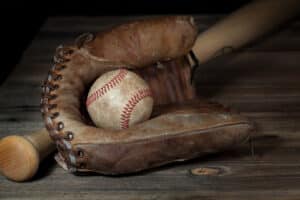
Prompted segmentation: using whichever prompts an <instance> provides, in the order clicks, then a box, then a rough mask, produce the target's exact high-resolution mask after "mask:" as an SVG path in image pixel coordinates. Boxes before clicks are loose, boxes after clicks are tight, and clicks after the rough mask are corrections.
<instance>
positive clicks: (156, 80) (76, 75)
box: [41, 16, 252, 174]
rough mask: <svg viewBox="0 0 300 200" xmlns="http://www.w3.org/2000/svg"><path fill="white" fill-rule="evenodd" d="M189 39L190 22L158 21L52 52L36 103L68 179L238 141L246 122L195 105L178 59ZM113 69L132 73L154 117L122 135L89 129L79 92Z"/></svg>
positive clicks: (211, 106) (192, 34) (186, 68)
mask: <svg viewBox="0 0 300 200" xmlns="http://www.w3.org/2000/svg"><path fill="white" fill-rule="evenodd" d="M196 36H197V29H196V27H195V25H194V22H193V19H192V18H191V17H182V16H180V17H164V18H158V19H151V20H144V21H138V22H132V23H129V24H125V25H121V26H118V27H116V28H113V29H112V30H109V31H106V32H102V33H99V34H97V35H93V34H84V35H82V36H80V37H79V38H78V39H77V41H76V42H75V44H74V45H70V46H65V47H58V49H57V51H56V53H55V56H54V61H55V64H54V65H53V67H52V68H51V70H50V72H49V74H48V77H47V79H46V81H45V83H44V89H43V95H42V100H41V108H42V109H41V110H42V113H43V117H44V121H45V125H46V127H47V129H48V131H49V133H50V135H51V138H52V139H53V140H54V141H55V142H56V144H57V148H58V151H59V152H58V154H57V156H56V160H57V161H58V163H59V164H60V165H61V166H62V167H63V168H64V169H66V170H69V171H71V172H75V171H80V172H81V171H92V172H98V173H102V174H123V173H132V172H136V171H141V170H144V169H148V168H153V167H157V166H160V165H164V164H167V163H171V162H174V161H183V160H187V159H191V158H194V157H197V156H200V155H203V154H207V153H211V152H216V151H220V150H223V149H225V148H228V147H232V146H233V145H235V144H238V143H241V142H243V141H245V140H246V139H247V138H248V137H249V131H250V130H251V128H252V125H251V123H250V122H249V121H248V120H247V119H246V118H244V117H242V116H240V115H238V114H234V113H231V112H229V111H228V110H226V109H224V108H223V107H222V106H220V105H218V104H215V103H209V102H206V101H203V100H201V99H199V98H198V97H197V95H196V94H195V91H194V88H193V86H192V85H191V84H190V65H189V63H188V62H187V59H186V55H187V54H188V53H189V51H190V50H191V48H192V46H193V44H194V42H195V39H196ZM117 68H127V69H129V70H133V71H135V72H136V73H138V74H140V75H141V76H142V77H143V78H144V79H145V80H146V81H147V82H148V83H149V85H150V88H151V90H152V93H153V98H154V104H155V106H154V111H153V113H152V116H151V118H150V119H149V120H147V121H146V122H143V123H140V124H137V125H134V126H131V127H129V128H128V129H123V130H107V129H103V128H97V127H95V126H94V125H93V124H92V122H91V120H90V118H89V116H88V114H87V112H86V109H85V101H86V96H87V91H88V90H89V87H90V86H91V84H92V83H93V81H94V80H95V79H96V78H98V77H99V76H100V75H101V74H103V73H105V72H107V71H110V70H115V69H117Z"/></svg>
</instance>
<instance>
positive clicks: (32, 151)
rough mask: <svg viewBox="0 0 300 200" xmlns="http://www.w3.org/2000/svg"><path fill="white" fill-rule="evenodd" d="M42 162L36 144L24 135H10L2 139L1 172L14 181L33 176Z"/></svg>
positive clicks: (0, 151)
mask: <svg viewBox="0 0 300 200" xmlns="http://www.w3.org/2000/svg"><path fill="white" fill-rule="evenodd" d="M39 163H40V158H39V152H38V151H37V149H36V148H35V146H34V145H33V144H32V143H31V142H30V141H29V140H27V139H26V138H24V137H22V136H17V135H15V136H8V137H5V138H3V139H2V140H0V172H1V173H2V174H3V175H4V176H6V177H7V178H8V179H10V180H13V181H18V182H19V181H25V180H28V179H30V178H32V177H33V175H34V174H35V173H36V172H37V170H38V167H39Z"/></svg>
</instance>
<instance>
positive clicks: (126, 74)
mask: <svg viewBox="0 0 300 200" xmlns="http://www.w3.org/2000/svg"><path fill="white" fill-rule="evenodd" d="M86 107H87V111H88V113H89V115H90V117H91V119H92V121H93V122H94V124H95V125H96V126H97V127H102V128H111V129H125V128H128V127H130V126H131V125H134V124H137V123H140V122H143V121H145V120H147V119H148V118H149V117H150V115H151V112H152V108H153V98H152V94H151V89H150V87H149V86H148V84H147V83H146V82H145V81H144V80H143V79H142V78H141V77H140V76H138V75H137V74H136V73H134V72H131V71H128V70H126V69H119V70H114V71H109V72H107V73H105V74H103V75H102V76H100V77H99V78H98V79H97V80H96V81H95V82H94V84H93V85H92V87H91V88H90V90H89V93H88V97H87V101H86Z"/></svg>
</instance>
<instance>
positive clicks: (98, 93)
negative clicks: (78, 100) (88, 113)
mask: <svg viewBox="0 0 300 200" xmlns="http://www.w3.org/2000/svg"><path fill="white" fill-rule="evenodd" d="M127 73H128V71H127V70H125V69H120V70H119V73H118V74H117V75H115V76H114V77H113V78H112V79H111V80H110V81H109V82H107V83H106V84H105V85H103V86H102V87H101V88H99V89H98V90H96V91H95V92H93V93H92V94H91V95H90V96H89V97H88V98H87V100H86V106H89V105H91V104H92V103H93V102H94V101H96V100H97V99H98V98H100V97H102V96H103V95H104V94H105V93H107V92H108V91H109V90H111V89H112V88H114V87H116V86H117V85H119V84H120V83H121V81H122V80H123V79H124V78H125V76H126V74H127Z"/></svg>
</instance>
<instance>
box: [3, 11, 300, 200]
mask: <svg viewBox="0 0 300 200" xmlns="http://www.w3.org/2000/svg"><path fill="white" fill-rule="evenodd" d="M135 18H143V17H142V16H139V17H125V18H124V17H55V18H49V19H48V20H47V22H46V23H45V24H44V25H43V27H42V28H41V30H40V32H39V33H38V34H37V35H36V37H35V39H34V40H33V41H32V43H31V45H30V46H29V48H28V49H27V50H26V51H25V52H24V54H23V57H22V60H21V61H20V62H19V64H18V65H17V66H16V68H15V69H14V71H13V72H12V74H11V75H10V76H9V77H8V79H7V80H6V81H5V82H4V84H2V85H1V86H0V137H3V136H6V135H11V134H15V133H18V134H26V133H30V132H32V131H34V130H37V129H40V128H42V127H43V122H42V119H41V114H40V112H39V101H40V94H41V88H40V85H41V83H42V80H43V79H44V78H45V76H46V73H47V71H48V69H49V68H50V66H51V63H52V56H53V53H54V50H55V48H56V47H57V46H58V45H59V44H66V43H71V42H73V40H74V38H75V37H76V36H78V35H79V34H81V33H83V32H96V31H100V30H103V29H106V28H109V27H111V26H112V25H115V24H119V23H122V22H125V21H128V20H131V19H135ZM220 18H222V16H204V15H201V16H196V19H197V20H196V21H197V23H198V24H199V28H200V30H205V29H207V28H209V26H211V25H212V24H213V23H215V22H216V21H217V20H219V19H220ZM25 31H26V30H25ZM299 33H300V21H299V20H294V21H292V22H291V23H289V24H286V25H285V26H283V27H282V28H281V29H280V30H279V31H276V32H274V33H272V34H270V35H268V36H267V37H264V38H263V39H261V40H259V41H257V42H255V43H254V44H252V45H248V46H247V47H245V48H244V49H242V50H241V51H239V52H236V53H234V54H233V55H232V56H228V57H226V58H223V59H221V60H218V61H217V62H214V64H212V65H210V66H209V67H207V66H206V67H207V68H206V67H205V66H203V68H201V69H200V78H199V84H198V86H199V88H200V92H201V94H202V95H203V96H204V97H207V98H209V99H213V100H215V101H218V102H220V103H223V104H225V105H228V106H231V107H232V108H234V109H235V110H238V111H240V112H241V114H243V115H246V116H249V117H250V118H251V119H252V120H253V121H255V122H256V124H257V127H258V134H259V135H260V136H259V137H257V138H256V139H254V140H253V147H254V152H253V153H254V154H253V155H252V154H251V148H250V146H249V144H242V145H240V146H239V147H238V148H237V149H235V150H230V151H227V152H223V153H219V154H214V155H210V156H206V157H203V158H198V159H195V160H192V161H188V162H185V163H181V164H175V165H169V166H165V167H161V168H158V169H155V170H151V171H148V172H144V173H140V174H136V175H133V176H122V177H107V176H101V175H99V176H95V175H92V176H75V175H73V174H69V173H68V172H66V171H64V170H63V169H62V168H60V167H59V166H58V165H57V164H56V163H55V161H54V159H53V155H52V156H51V157H50V158H49V159H47V160H46V161H45V162H44V163H43V164H42V166H41V169H40V171H39V173H38V175H37V176H36V177H35V179H34V180H32V181H31V182H26V183H14V182H11V181H8V180H6V179H5V178H4V177H0V199H8V198H11V199H84V198H88V199H102V200H103V199H110V200H113V199H124V200H126V199H165V200H166V199H177V200H179V199H299V198H300V155H299V153H300V35H299ZM197 169H198V170H200V171H201V170H203V171H204V172H212V173H208V174H205V173H202V175H201V173H200V174H199V175H196V174H193V173H191V170H197Z"/></svg>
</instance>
